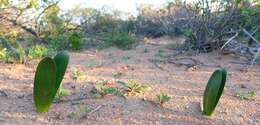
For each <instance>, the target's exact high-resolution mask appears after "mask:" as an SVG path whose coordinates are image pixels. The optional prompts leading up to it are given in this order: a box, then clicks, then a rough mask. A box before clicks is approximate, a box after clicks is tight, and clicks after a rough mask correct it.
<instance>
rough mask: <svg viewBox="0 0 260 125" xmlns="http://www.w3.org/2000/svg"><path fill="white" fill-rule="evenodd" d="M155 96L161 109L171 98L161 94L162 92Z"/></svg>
mask: <svg viewBox="0 0 260 125" xmlns="http://www.w3.org/2000/svg"><path fill="white" fill-rule="evenodd" d="M156 96H157V100H158V102H159V104H160V106H161V107H163V106H164V104H165V103H166V102H168V101H170V99H171V96H169V95H168V94H166V93H163V92H161V93H160V94H158V95H156Z"/></svg>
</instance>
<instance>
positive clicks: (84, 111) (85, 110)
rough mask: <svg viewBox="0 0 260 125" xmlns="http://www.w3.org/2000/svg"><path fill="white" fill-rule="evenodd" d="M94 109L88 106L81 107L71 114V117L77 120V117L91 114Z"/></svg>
mask: <svg viewBox="0 0 260 125" xmlns="http://www.w3.org/2000/svg"><path fill="white" fill-rule="evenodd" d="M92 110H93V109H92V108H91V107H89V106H87V105H80V106H79V108H78V109H77V111H75V112H71V113H70V114H69V117H71V118H75V117H83V116H85V115H86V114H88V113H90V112H91V111H92Z"/></svg>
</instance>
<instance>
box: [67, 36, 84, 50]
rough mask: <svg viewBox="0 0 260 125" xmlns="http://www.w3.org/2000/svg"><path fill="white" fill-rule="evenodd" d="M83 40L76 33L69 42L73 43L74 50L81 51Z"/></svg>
mask: <svg viewBox="0 0 260 125" xmlns="http://www.w3.org/2000/svg"><path fill="white" fill-rule="evenodd" d="M81 39H82V36H81V35H80V34H79V33H77V32H74V33H73V34H72V35H71V36H70V37H69V40H70V42H71V47H72V49H73V50H79V49H80V44H81Z"/></svg>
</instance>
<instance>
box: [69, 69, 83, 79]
mask: <svg viewBox="0 0 260 125" xmlns="http://www.w3.org/2000/svg"><path fill="white" fill-rule="evenodd" d="M84 78H86V75H85V73H84V72H82V71H80V70H79V69H74V70H73V72H72V79H73V80H74V81H75V82H76V81H77V80H79V79H84Z"/></svg>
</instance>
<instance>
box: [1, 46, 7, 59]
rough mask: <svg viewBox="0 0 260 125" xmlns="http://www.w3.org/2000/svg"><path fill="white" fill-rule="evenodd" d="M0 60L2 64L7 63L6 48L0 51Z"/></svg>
mask: <svg viewBox="0 0 260 125" xmlns="http://www.w3.org/2000/svg"><path fill="white" fill-rule="evenodd" d="M0 60H2V61H4V62H6V61H8V52H7V49H6V48H3V49H1V50H0Z"/></svg>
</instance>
